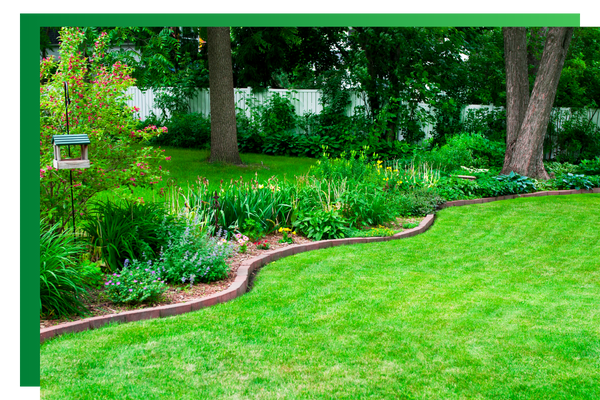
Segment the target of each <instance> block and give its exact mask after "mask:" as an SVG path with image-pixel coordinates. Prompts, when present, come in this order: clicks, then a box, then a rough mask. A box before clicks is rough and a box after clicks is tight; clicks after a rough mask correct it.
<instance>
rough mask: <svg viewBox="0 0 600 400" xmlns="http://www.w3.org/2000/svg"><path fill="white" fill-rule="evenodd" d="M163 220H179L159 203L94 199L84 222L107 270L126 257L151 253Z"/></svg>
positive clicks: (158, 242) (174, 222)
mask: <svg viewBox="0 0 600 400" xmlns="http://www.w3.org/2000/svg"><path fill="white" fill-rule="evenodd" d="M165 224H168V225H178V224H180V223H179V222H178V221H177V220H176V219H175V218H174V217H172V216H170V215H169V214H168V213H167V211H166V209H165V208H164V207H163V206H162V204H159V203H150V204H142V203H138V202H134V201H129V200H120V201H119V200H116V201H111V200H106V201H98V202H96V203H94V206H93V208H92V210H91V212H90V213H89V214H88V215H87V216H86V219H85V220H84V222H83V229H84V231H85V232H86V233H87V235H88V237H89V240H90V241H91V243H92V245H94V246H97V247H99V248H100V250H101V255H102V259H103V260H104V262H105V264H106V266H107V268H108V269H109V270H110V271H117V270H119V268H120V267H121V266H122V265H123V263H124V261H125V259H126V258H128V259H140V258H142V254H144V253H146V256H147V257H148V258H152V257H154V256H155V255H156V254H157V253H158V250H159V249H160V247H161V246H162V245H164V244H165V240H166V239H165V238H162V237H161V236H160V234H159V232H160V230H161V229H162V228H161V227H162V226H163V225H165Z"/></svg>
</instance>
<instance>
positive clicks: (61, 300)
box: [40, 220, 94, 317]
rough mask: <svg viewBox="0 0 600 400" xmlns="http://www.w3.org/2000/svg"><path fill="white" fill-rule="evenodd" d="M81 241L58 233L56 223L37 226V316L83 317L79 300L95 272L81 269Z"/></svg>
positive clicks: (83, 307) (89, 285) (84, 308)
mask: <svg viewBox="0 0 600 400" xmlns="http://www.w3.org/2000/svg"><path fill="white" fill-rule="evenodd" d="M84 250H85V247H84V244H83V243H82V242H77V241H76V239H75V238H74V237H73V236H71V235H68V234H66V233H64V234H61V233H59V224H55V225H52V226H49V225H48V223H47V221H46V220H42V221H41V223H40V314H41V315H44V316H47V317H66V316H69V315H73V314H78V315H84V314H86V313H87V309H86V307H85V305H84V304H83V302H82V300H83V298H84V297H85V296H86V295H87V293H88V290H89V289H90V287H91V286H92V282H93V279H94V276H93V275H94V271H90V270H89V269H85V268H82V267H81V266H80V264H79V262H78V257H79V256H80V255H81V254H82V252H83V251H84Z"/></svg>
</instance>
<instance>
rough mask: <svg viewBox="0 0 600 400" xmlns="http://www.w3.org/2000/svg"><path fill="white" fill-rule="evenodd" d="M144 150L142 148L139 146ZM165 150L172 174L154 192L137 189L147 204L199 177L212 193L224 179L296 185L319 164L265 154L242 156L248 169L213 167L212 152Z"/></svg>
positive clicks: (146, 189) (125, 190) (243, 166)
mask: <svg viewBox="0 0 600 400" xmlns="http://www.w3.org/2000/svg"><path fill="white" fill-rule="evenodd" d="M139 147H142V146H139ZM161 148H162V149H164V150H165V152H164V154H165V155H166V156H170V157H171V160H170V161H163V162H161V163H160V165H162V167H163V169H165V170H168V171H169V174H168V175H167V174H165V175H164V176H163V182H161V183H159V184H158V185H156V186H155V187H154V188H135V189H134V196H135V197H136V198H137V197H142V198H144V199H145V200H146V201H147V200H154V201H159V200H161V199H162V197H161V196H160V195H159V190H160V188H161V187H163V188H166V187H167V185H168V182H171V183H174V184H177V185H179V186H181V187H183V188H184V189H186V188H187V185H188V183H189V184H194V183H196V182H197V180H198V177H199V176H201V177H205V178H207V179H208V181H209V187H210V188H211V189H212V190H216V189H218V188H219V185H220V181H221V179H222V180H223V183H224V184H225V183H229V182H230V181H231V180H232V179H233V180H239V179H240V177H243V180H244V181H246V182H247V181H249V180H250V179H253V178H255V177H256V176H258V179H259V181H261V182H262V181H266V180H267V179H269V178H270V177H272V176H276V177H277V179H279V180H280V181H283V180H287V181H291V182H294V181H295V180H296V176H299V175H305V174H306V173H307V172H308V170H309V168H310V167H311V165H315V164H316V162H317V160H316V159H315V158H308V157H286V156H268V155H264V154H240V157H241V159H242V162H243V163H244V165H242V166H237V165H230V164H223V163H209V162H208V161H207V160H208V157H209V155H210V150H198V149H180V148H176V147H161ZM124 193H129V189H126V188H121V189H116V190H112V191H111V192H110V193H109V192H107V193H104V194H102V195H100V196H99V197H100V198H103V197H105V196H109V197H111V196H112V195H114V194H124Z"/></svg>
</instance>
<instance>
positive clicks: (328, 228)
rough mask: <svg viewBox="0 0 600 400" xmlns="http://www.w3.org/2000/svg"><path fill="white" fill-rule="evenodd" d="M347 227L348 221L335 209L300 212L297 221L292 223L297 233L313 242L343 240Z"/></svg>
mask: <svg viewBox="0 0 600 400" xmlns="http://www.w3.org/2000/svg"><path fill="white" fill-rule="evenodd" d="M347 225H348V221H347V220H345V219H344V218H343V217H342V216H341V215H340V213H339V212H338V211H337V210H336V209H331V210H328V211H325V210H322V209H313V210H310V211H303V210H301V211H300V213H299V215H298V219H297V220H296V221H295V222H294V227H295V228H296V229H297V230H298V231H300V232H302V233H303V234H305V235H306V237H307V238H309V239H314V240H321V239H340V238H343V237H345V236H346V234H345V232H346V229H345V228H346V226H347Z"/></svg>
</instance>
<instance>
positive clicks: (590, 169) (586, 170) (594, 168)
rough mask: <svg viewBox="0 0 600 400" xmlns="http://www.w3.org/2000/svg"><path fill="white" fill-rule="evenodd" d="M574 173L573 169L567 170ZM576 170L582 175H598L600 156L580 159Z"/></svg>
mask: <svg viewBox="0 0 600 400" xmlns="http://www.w3.org/2000/svg"><path fill="white" fill-rule="evenodd" d="M568 172H572V173H574V172H575V171H568ZM577 172H579V173H581V174H584V175H600V156H596V158H594V159H592V160H581V164H579V167H578V168H577Z"/></svg>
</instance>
